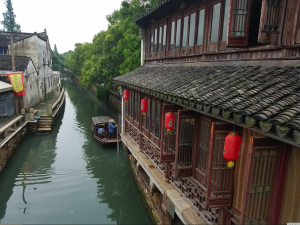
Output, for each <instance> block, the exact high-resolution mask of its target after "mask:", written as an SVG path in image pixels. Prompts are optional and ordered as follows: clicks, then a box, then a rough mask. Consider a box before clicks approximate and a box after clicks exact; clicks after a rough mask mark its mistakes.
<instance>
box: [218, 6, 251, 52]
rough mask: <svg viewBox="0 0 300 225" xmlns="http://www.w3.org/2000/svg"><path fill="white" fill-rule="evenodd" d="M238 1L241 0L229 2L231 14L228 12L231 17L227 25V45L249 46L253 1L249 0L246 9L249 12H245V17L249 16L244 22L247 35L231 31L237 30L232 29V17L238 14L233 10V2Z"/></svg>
mask: <svg viewBox="0 0 300 225" xmlns="http://www.w3.org/2000/svg"><path fill="white" fill-rule="evenodd" d="M225 1H226V0H225ZM236 1H239V0H231V1H230V3H229V4H230V6H229V14H228V16H229V18H228V26H227V39H226V47H247V46H248V37H249V28H250V20H251V9H252V1H250V0H248V6H246V11H248V14H245V17H247V20H246V22H245V24H244V32H245V36H236V35H231V32H236V31H234V30H232V19H233V17H234V15H238V14H233V10H234V9H235V8H234V7H233V4H234V3H236ZM222 32H223V31H222Z"/></svg>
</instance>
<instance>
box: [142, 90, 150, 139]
mask: <svg viewBox="0 0 300 225" xmlns="http://www.w3.org/2000/svg"><path fill="white" fill-rule="evenodd" d="M144 98H146V99H147V100H148V110H147V112H146V113H145V114H144V115H143V114H142V113H141V115H142V118H141V117H140V118H141V119H142V122H141V125H140V126H141V129H140V130H141V132H142V133H143V134H144V135H145V136H146V137H147V138H149V139H150V128H151V126H150V119H151V117H150V116H149V121H148V123H149V129H147V114H149V113H150V107H149V102H150V101H149V100H150V98H151V96H150V95H145V94H141V99H140V100H141V101H142V99H144Z"/></svg>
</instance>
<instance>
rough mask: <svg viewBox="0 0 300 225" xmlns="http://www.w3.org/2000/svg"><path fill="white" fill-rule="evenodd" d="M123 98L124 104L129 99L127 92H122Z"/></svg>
mask: <svg viewBox="0 0 300 225" xmlns="http://www.w3.org/2000/svg"><path fill="white" fill-rule="evenodd" d="M123 98H124V101H125V102H127V101H128V99H129V91H127V90H124V91H123Z"/></svg>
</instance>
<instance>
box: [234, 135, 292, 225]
mask: <svg viewBox="0 0 300 225" xmlns="http://www.w3.org/2000/svg"><path fill="white" fill-rule="evenodd" d="M289 148H290V146H289V145H288V144H286V143H282V142H280V141H278V140H275V139H272V138H268V137H251V139H250V146H249V149H250V150H249V152H248V157H247V164H246V172H245V174H246V177H245V184H244V190H243V192H244V193H243V205H242V210H241V215H240V221H239V222H240V224H245V219H246V210H247V208H248V203H249V194H250V185H251V182H252V178H253V170H254V167H255V166H254V159H255V157H254V155H255V153H256V152H259V151H267V150H269V151H274V149H277V152H278V156H277V159H276V166H275V171H274V175H273V177H274V180H273V182H272V187H271V195H270V197H269V207H267V221H266V223H267V224H277V223H278V219H279V214H280V206H281V199H282V195H283V188H284V184H285V182H284V181H285V176H286V171H287V163H288V154H289ZM245 209H246V210H245Z"/></svg>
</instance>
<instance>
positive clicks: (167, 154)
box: [160, 104, 180, 162]
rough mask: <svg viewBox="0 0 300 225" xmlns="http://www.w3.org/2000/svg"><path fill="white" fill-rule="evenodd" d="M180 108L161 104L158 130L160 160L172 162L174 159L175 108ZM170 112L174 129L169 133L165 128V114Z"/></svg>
mask: <svg viewBox="0 0 300 225" xmlns="http://www.w3.org/2000/svg"><path fill="white" fill-rule="evenodd" d="M178 108H180V107H179V106H176V105H173V106H172V105H166V104H163V109H162V116H161V124H162V126H161V132H160V162H174V161H175V144H176V132H177V113H178V112H177V110H178ZM168 112H172V113H174V115H175V124H174V129H173V130H172V131H171V133H170V134H168V133H167V130H166V128H165V115H166V113H168Z"/></svg>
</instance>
